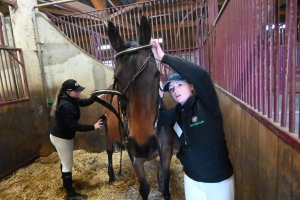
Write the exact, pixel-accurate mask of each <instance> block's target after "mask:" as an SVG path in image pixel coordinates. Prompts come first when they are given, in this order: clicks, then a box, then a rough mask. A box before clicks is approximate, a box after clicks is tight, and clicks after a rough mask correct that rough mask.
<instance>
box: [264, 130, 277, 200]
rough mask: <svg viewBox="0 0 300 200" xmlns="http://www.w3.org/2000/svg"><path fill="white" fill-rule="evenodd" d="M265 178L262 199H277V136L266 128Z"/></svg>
mask: <svg viewBox="0 0 300 200" xmlns="http://www.w3.org/2000/svg"><path fill="white" fill-rule="evenodd" d="M266 150H267V154H266V169H265V171H266V178H267V182H266V183H265V184H266V186H265V187H264V188H266V189H267V190H266V191H265V192H266V196H265V197H264V199H277V171H278V169H277V161H278V136H277V135H275V134H274V133H273V132H271V131H270V130H269V129H268V130H267V147H266Z"/></svg>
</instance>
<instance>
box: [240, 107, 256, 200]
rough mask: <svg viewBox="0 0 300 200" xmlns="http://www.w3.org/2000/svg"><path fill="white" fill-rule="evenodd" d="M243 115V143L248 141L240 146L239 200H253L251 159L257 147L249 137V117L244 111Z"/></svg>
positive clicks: (251, 137) (250, 136) (250, 124)
mask: <svg viewBox="0 0 300 200" xmlns="http://www.w3.org/2000/svg"><path fill="white" fill-rule="evenodd" d="M243 113H244V115H245V120H244V121H245V124H244V125H243V129H244V130H243V133H244V136H243V141H248V142H243V145H242V155H244V156H243V159H242V160H243V163H242V167H243V171H242V172H243V174H242V186H243V189H242V198H241V199H245V200H247V199H249V200H250V199H254V198H253V189H252V185H253V181H254V180H255V179H253V175H254V173H253V171H252V169H253V161H252V160H253V157H254V153H255V150H256V149H257V147H258V145H257V144H254V140H253V136H252V135H251V134H252V132H251V127H252V121H251V118H252V117H251V115H250V114H249V113H247V112H245V111H243Z"/></svg>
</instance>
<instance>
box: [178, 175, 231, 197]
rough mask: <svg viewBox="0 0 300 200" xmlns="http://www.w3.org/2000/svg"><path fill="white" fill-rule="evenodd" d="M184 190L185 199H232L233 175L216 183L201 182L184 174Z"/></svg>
mask: <svg viewBox="0 0 300 200" xmlns="http://www.w3.org/2000/svg"><path fill="white" fill-rule="evenodd" d="M184 192H185V199H186V200H234V177H233V175H232V176H231V177H230V178H228V179H226V180H224V181H221V182H218V183H203V182H197V181H194V180H193V179H191V178H189V177H188V176H187V175H186V174H184Z"/></svg>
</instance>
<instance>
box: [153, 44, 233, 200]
mask: <svg viewBox="0 0 300 200" xmlns="http://www.w3.org/2000/svg"><path fill="white" fill-rule="evenodd" d="M151 45H152V47H153V48H154V51H153V52H154V56H155V58H156V59H157V60H160V61H161V62H162V63H165V64H167V65H169V66H170V67H171V68H172V69H174V70H175V71H176V72H177V73H174V74H172V75H171V76H170V77H169V78H168V79H167V81H166V83H165V84H164V86H163V91H164V92H166V91H169V93H170V95H171V97H172V98H173V99H174V100H175V101H176V102H177V103H178V104H177V105H176V106H175V108H171V109H169V110H166V111H162V110H161V111H160V113H159V120H158V125H159V126H164V125H171V126H173V128H174V130H175V132H176V138H177V140H178V142H179V144H180V148H179V152H178V153H177V158H178V159H179V160H180V162H181V164H182V165H183V168H184V190H185V197H186V199H187V200H233V199H234V177H233V167H232V164H231V162H230V159H229V157H228V149H227V146H226V140H225V134H224V131H223V120H222V114H221V110H220V106H219V101H218V97H217V94H216V91H215V88H214V85H213V83H212V80H211V78H210V76H209V74H208V72H207V71H206V70H205V69H204V68H202V67H200V66H198V65H196V64H194V63H192V62H189V61H186V60H184V59H182V58H179V57H177V56H171V55H168V54H165V53H164V52H163V51H162V49H161V47H160V45H159V43H158V42H157V41H156V40H152V41H151ZM155 50H156V52H155ZM160 96H161V97H163V92H160Z"/></svg>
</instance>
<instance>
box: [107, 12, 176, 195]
mask: <svg viewBox="0 0 300 200" xmlns="http://www.w3.org/2000/svg"><path fill="white" fill-rule="evenodd" d="M108 36H109V41H110V44H111V46H112V47H113V49H114V50H115V51H116V52H117V54H116V57H115V59H116V65H115V69H114V88H113V89H114V90H117V91H118V92H119V93H120V94H121V95H113V96H112V95H111V94H108V95H105V99H104V100H105V101H106V102H111V105H112V106H113V107H114V109H115V110H118V109H119V110H121V111H120V113H121V114H120V117H118V118H119V119H118V118H117V117H116V115H115V114H114V113H112V112H111V111H110V110H109V109H108V108H106V107H103V108H102V114H106V115H107V121H106V123H105V136H106V148H107V154H108V174H109V182H113V181H115V176H114V169H113V166H112V154H113V142H114V141H117V142H118V143H120V144H122V145H124V147H126V149H127V152H128V155H129V158H130V160H131V162H132V166H133V168H134V170H135V173H136V176H137V178H138V181H139V185H140V186H139V192H140V195H141V197H142V198H143V199H148V196H149V193H150V187H149V184H148V183H147V180H146V179H145V171H144V165H143V164H144V162H145V161H149V160H152V159H155V158H157V157H158V156H159V155H160V166H159V167H160V169H159V170H158V173H157V179H158V185H159V190H160V191H162V193H163V196H164V199H170V192H169V181H170V172H169V167H170V161H171V158H172V155H173V140H174V132H173V129H172V128H171V127H158V128H156V120H157V117H158V104H159V94H158V90H159V79H160V72H159V70H158V68H157V65H156V62H155V59H154V57H153V55H152V50H151V45H150V40H151V26H150V23H149V22H148V20H147V18H146V17H145V16H142V18H141V23H140V26H139V39H138V42H137V41H126V42H125V41H124V40H123V39H122V37H121V36H120V35H119V32H118V29H117V28H116V27H115V26H114V24H113V23H112V22H111V21H109V22H108ZM112 97H113V98H112ZM111 98H112V99H111ZM120 118H122V122H123V125H122V124H120ZM123 126H125V127H123ZM127 126H128V128H127ZM122 128H123V130H124V131H122ZM156 129H157V130H156ZM126 130H127V131H128V132H127V133H126ZM162 130H164V131H162Z"/></svg>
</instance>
